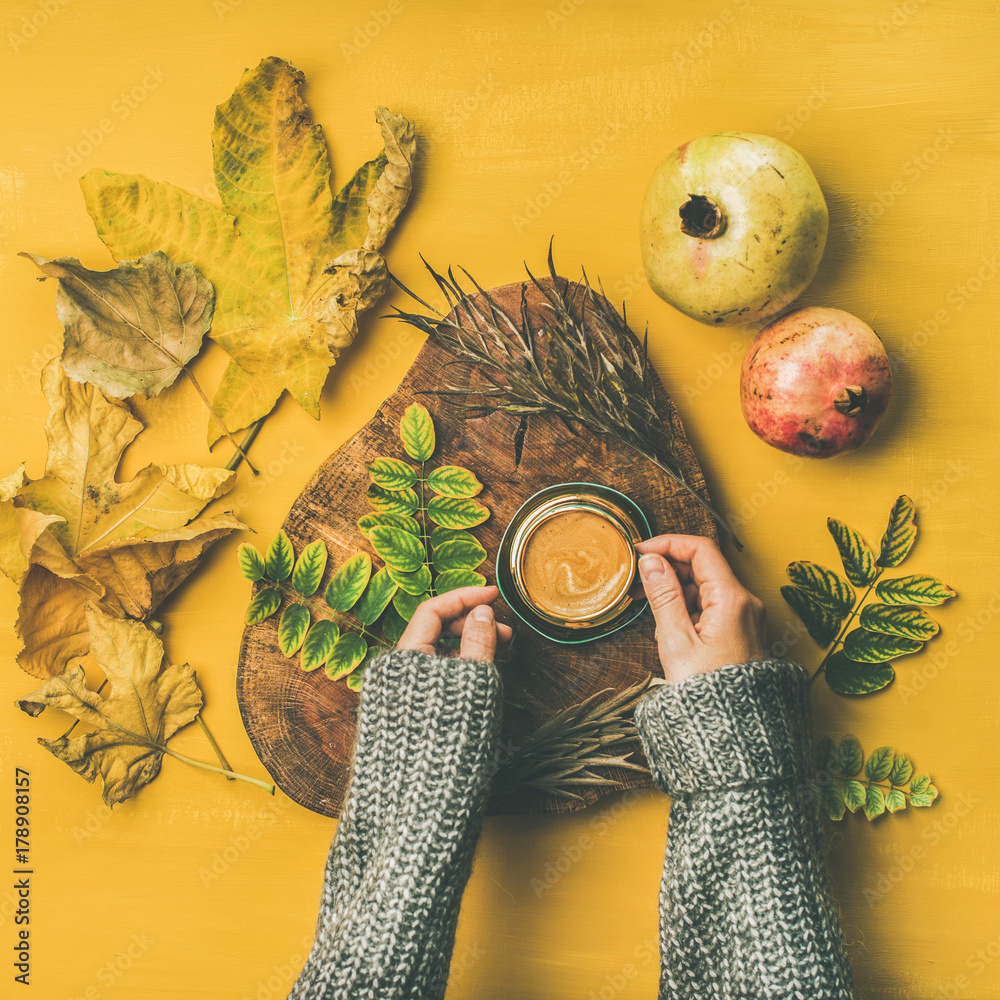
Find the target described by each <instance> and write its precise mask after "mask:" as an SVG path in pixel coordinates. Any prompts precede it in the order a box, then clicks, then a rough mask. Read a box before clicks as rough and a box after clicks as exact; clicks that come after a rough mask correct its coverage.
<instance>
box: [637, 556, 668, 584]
mask: <svg viewBox="0 0 1000 1000" xmlns="http://www.w3.org/2000/svg"><path fill="white" fill-rule="evenodd" d="M639 573H640V575H641V576H642V578H643V579H644V580H653V579H655V578H656V577H659V576H663V558H662V556H658V555H655V554H653V553H649V552H647V553H646V555H643V556H639Z"/></svg>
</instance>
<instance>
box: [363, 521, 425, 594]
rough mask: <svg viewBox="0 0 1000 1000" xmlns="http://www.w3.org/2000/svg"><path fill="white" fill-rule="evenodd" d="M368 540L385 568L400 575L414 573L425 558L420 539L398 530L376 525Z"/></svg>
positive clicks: (369, 533)
mask: <svg viewBox="0 0 1000 1000" xmlns="http://www.w3.org/2000/svg"><path fill="white" fill-rule="evenodd" d="M368 539H369V541H370V542H371V543H372V548H373V549H374V550H375V551H376V553H377V554H378V556H379V558H380V559H381V560H382V561H383V562H384V563H385V564H386V566H392V568H393V569H397V570H399V571H400V572H402V573H415V572H416V571H417V570H418V569H419V568H420V567H421V566H423V564H424V560H425V559H426V558H427V552H426V550H425V549H424V546H423V545H422V544H421V541H420V539H419V538H417V536H416V535H411V534H410V533H409V532H408V531H400V529H399V528H390V527H387V526H386V525H382V524H377V525H375V527H374V528H372V529H371V531H369V532H368ZM425 589H426V588H425Z"/></svg>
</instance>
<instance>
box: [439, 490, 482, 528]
mask: <svg viewBox="0 0 1000 1000" xmlns="http://www.w3.org/2000/svg"><path fill="white" fill-rule="evenodd" d="M427 516H428V517H429V518H430V519H431V520H432V521H433V522H434V523H435V524H438V525H440V526H441V527H442V528H474V527H475V526H476V525H477V524H482V523H483V521H485V520H486V518H488V517H489V516H490V512H489V511H488V510H487V509H486V508H485V507H484V506H483V505H482V504H481V503H479V502H478V501H477V500H455V499H454V498H452V497H431V499H430V500H428V501H427Z"/></svg>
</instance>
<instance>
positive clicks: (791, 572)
mask: <svg viewBox="0 0 1000 1000" xmlns="http://www.w3.org/2000/svg"><path fill="white" fill-rule="evenodd" d="M787 572H788V577H789V579H790V580H791V581H792V583H794V584H795V585H796V586H797V587H798V588H799V589H800V590H804V591H805V593H806V596H807V597H809V598H811V599H812V600H813V601H814V602H815V603H816V604H820V605H822V606H823V607H824V608H826V609H827V610H828V611H830V612H832V613H833V614H834V615H836V616H837V617H838V618H843V617H844V615H846V614H847V613H848V611H850V610H851V608H853V607H854V599H855V596H856V595H855V593H854V588H853V587H852V586H851V585H850V584H849V583H848V582H847V581H846V580H845V579H844V578H843V577H842V576H841V575H840V574H839V573H834V571H833V570H832V569H827V568H826V567H825V566H820V564H819V563H814V562H806V561H802V562H792V563H789V564H788V569H787Z"/></svg>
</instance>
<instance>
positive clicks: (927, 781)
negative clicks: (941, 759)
mask: <svg viewBox="0 0 1000 1000" xmlns="http://www.w3.org/2000/svg"><path fill="white" fill-rule="evenodd" d="M930 787H931V776H930V775H929V774H915V775H914V776H913V780H912V781H911V782H910V793H911V794H913V795H920V794H922V793H923V792H926V791H927V789H928V788H930Z"/></svg>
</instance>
